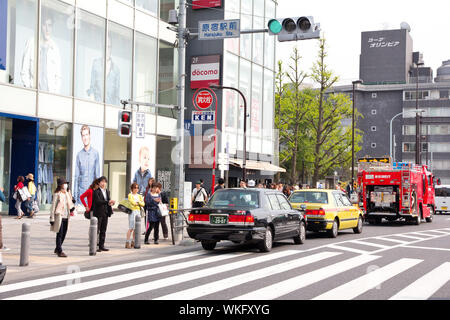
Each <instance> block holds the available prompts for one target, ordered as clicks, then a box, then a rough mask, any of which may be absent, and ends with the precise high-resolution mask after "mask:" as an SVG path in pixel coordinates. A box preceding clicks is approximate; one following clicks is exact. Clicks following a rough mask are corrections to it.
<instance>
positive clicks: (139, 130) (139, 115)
mask: <svg viewBox="0 0 450 320" xmlns="http://www.w3.org/2000/svg"><path fill="white" fill-rule="evenodd" d="M136 138H145V113H144V112H136Z"/></svg>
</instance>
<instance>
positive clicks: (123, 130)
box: [118, 110, 133, 138]
mask: <svg viewBox="0 0 450 320" xmlns="http://www.w3.org/2000/svg"><path fill="white" fill-rule="evenodd" d="M132 128H133V125H132V123H131V111H126V110H120V111H119V128H118V134H119V136H120V137H124V138H129V137H131V132H132V131H133V130H132Z"/></svg>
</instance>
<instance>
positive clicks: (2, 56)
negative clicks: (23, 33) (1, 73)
mask: <svg viewBox="0 0 450 320" xmlns="http://www.w3.org/2000/svg"><path fill="white" fill-rule="evenodd" d="M7 15H8V1H0V70H6V31H7V26H8V24H7V20H6V19H7Z"/></svg>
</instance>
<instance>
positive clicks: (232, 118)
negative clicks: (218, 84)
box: [223, 53, 239, 129]
mask: <svg viewBox="0 0 450 320" xmlns="http://www.w3.org/2000/svg"><path fill="white" fill-rule="evenodd" d="M225 70H227V72H226V73H225V75H224V80H223V82H224V85H226V86H230V87H234V88H237V87H239V82H238V80H239V79H238V77H236V75H238V74H239V58H238V57H237V56H235V55H233V54H230V53H227V54H226V55H225ZM223 95H224V117H225V128H232V129H234V128H236V127H237V122H236V121H237V113H238V109H239V108H238V99H239V94H238V93H237V92H235V91H233V90H224V91H223Z"/></svg>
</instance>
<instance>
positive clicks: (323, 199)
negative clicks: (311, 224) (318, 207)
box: [289, 191, 328, 204]
mask: <svg viewBox="0 0 450 320" xmlns="http://www.w3.org/2000/svg"><path fill="white" fill-rule="evenodd" d="M289 200H290V201H291V202H293V203H322V204H328V195H327V193H326V192H321V191H298V192H294V193H293V194H292V196H291V198H290V199H289Z"/></svg>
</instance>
